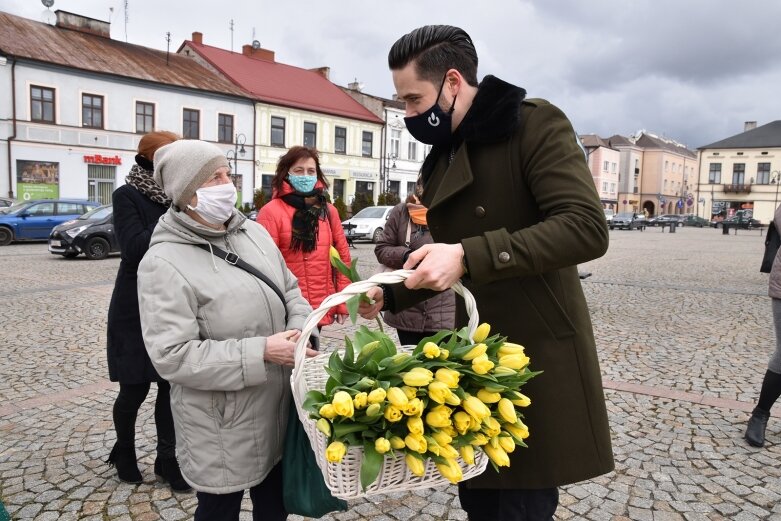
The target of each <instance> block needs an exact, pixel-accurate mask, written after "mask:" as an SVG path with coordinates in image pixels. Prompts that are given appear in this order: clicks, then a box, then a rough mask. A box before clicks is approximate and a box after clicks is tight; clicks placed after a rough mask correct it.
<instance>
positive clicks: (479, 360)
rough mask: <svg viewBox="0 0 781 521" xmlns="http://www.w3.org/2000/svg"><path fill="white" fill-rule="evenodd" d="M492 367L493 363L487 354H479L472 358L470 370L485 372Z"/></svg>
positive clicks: (478, 372)
mask: <svg viewBox="0 0 781 521" xmlns="http://www.w3.org/2000/svg"><path fill="white" fill-rule="evenodd" d="M493 368H494V363H493V362H492V361H490V360H489V359H488V355H485V354H483V355H480V356H477V357H475V359H474V360H472V370H473V371H474V372H476V373H477V374H486V373H488V371H490V370H491V369H493Z"/></svg>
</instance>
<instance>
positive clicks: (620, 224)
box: [609, 212, 647, 230]
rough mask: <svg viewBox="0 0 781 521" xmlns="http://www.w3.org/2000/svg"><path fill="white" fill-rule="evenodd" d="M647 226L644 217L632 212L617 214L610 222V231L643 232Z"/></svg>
mask: <svg viewBox="0 0 781 521" xmlns="http://www.w3.org/2000/svg"><path fill="white" fill-rule="evenodd" d="M646 225H647V221H646V219H645V215H643V214H641V213H634V212H623V213H617V214H616V215H614V216H613V220H612V221H610V225H609V226H610V229H611V230H613V229H615V228H618V229H619V230H622V229H623V230H644V229H645V227H646Z"/></svg>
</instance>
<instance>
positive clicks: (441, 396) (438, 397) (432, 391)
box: [428, 380, 453, 404]
mask: <svg viewBox="0 0 781 521" xmlns="http://www.w3.org/2000/svg"><path fill="white" fill-rule="evenodd" d="M451 394H453V392H452V391H451V390H450V387H448V386H447V384H446V383H444V382H440V381H439V380H434V381H433V382H431V383H430V384H428V397H429V398H431V399H432V400H433V401H435V402H437V403H439V404H443V403H445V402H446V401H447V399H448V398H449V397H450V395H451Z"/></svg>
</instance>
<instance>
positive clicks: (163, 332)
mask: <svg viewBox="0 0 781 521" xmlns="http://www.w3.org/2000/svg"><path fill="white" fill-rule="evenodd" d="M154 164H155V172H154V178H155V181H156V182H157V183H158V184H159V185H160V186H161V187H162V188H163V190H164V191H165V193H166V195H168V197H170V198H171V200H172V201H173V204H172V206H171V208H170V209H169V211H168V212H167V213H165V214H164V215H163V216H162V217H161V218H160V221H159V223H158V225H157V227H156V228H155V231H154V233H153V234H152V239H151V243H150V248H149V251H148V252H147V253H146V255H145V256H144V258H143V260H142V261H141V264H140V265H139V269H138V300H139V308H140V314H141V326H142V331H143V337H144V343H145V344H146V348H147V352H148V353H149V357H150V359H151V360H152V363H153V364H154V366H155V369H156V370H157V371H158V373H160V375H161V376H162V377H163V378H165V379H166V380H168V381H169V382H170V383H171V408H172V411H173V416H174V423H175V426H176V452H177V457H178V459H179V464H180V467H181V471H182V475H183V476H184V478H185V480H186V481H187V482H188V483H189V484H190V485H191V486H192V487H193V488H194V489H195V490H196V491H197V497H198V506H197V508H196V511H195V519H196V520H199V521H201V520H207V519H208V520H215V519H220V520H223V519H224V520H238V519H239V512H240V509H241V499H242V496H243V494H244V490H245V489H249V490H250V497H251V499H252V503H253V519H261V513H262V519H264V520H265V519H273V520H283V519H286V518H287V513H286V512H285V509H284V506H283V501H282V487H281V468H280V467H281V466H280V460H281V458H282V448H283V447H282V446H283V440H284V435H285V426H286V422H287V411H288V407H289V403H290V383H289V381H290V370H291V366H292V365H293V359H294V350H295V342H296V340H297V339H298V336H299V335H300V328H301V327H302V326H303V324H304V320H305V319H306V317H307V316H308V314H309V313H310V312H311V308H310V306H309V304H308V303H307V301H306V300H305V299H304V298H303V297H302V296H301V292H300V291H299V289H298V284H297V281H296V278H295V277H294V276H293V275H292V274H291V273H290V271H289V270H288V269H287V267H286V266H285V261H284V259H283V258H282V255H281V254H280V252H279V250H278V249H277V247H276V245H275V244H274V242H273V240H272V239H271V237H270V236H269V235H268V233H267V232H266V231H265V230H264V229H263V227H262V226H260V225H258V224H257V223H255V222H252V221H248V220H247V219H245V218H244V216H243V215H241V214H240V213H239V212H238V211H237V210H236V209H235V207H234V205H235V203H236V189H235V187H234V186H233V184H232V183H231V180H230V175H229V172H230V171H229V168H228V163H227V161H226V159H225V156H224V155H223V153H222V151H221V150H220V149H219V148H217V147H216V146H214V145H212V144H209V143H205V142H202V141H192V140H186V141H177V142H174V143H171V144H170V145H166V146H164V147H162V148H160V149H159V150H158V151H157V152H156V154H155V158H154ZM218 249H220V250H223V253H222V254H221V255H224V256H225V257H226V258H222V257H218V256H217V255H215V254H217V253H219V251H218ZM225 254H227V255H225ZM237 258H240V259H243V260H244V261H245V262H247V263H248V264H249V265H251V266H253V267H254V268H255V269H257V270H259V271H260V272H261V273H263V274H264V275H265V276H266V277H268V279H270V282H271V283H272V285H274V286H277V289H278V290H279V291H280V293H281V296H282V297H283V298H284V302H283V301H282V299H281V298H280V296H278V294H277V292H276V291H275V290H274V289H273V288H272V287H270V285H269V284H267V283H266V282H264V281H262V280H261V279H259V278H257V277H256V276H255V275H253V274H251V273H250V272H248V271H245V270H244V269H241V268H240V267H238V266H237V265H236V259H237ZM307 354H308V355H309V356H313V355H314V354H316V352H315V351H312V350H308V352H307Z"/></svg>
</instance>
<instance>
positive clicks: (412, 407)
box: [404, 398, 424, 416]
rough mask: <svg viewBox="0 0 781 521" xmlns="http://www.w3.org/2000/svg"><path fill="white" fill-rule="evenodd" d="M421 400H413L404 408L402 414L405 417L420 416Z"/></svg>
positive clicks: (421, 412) (421, 410)
mask: <svg viewBox="0 0 781 521" xmlns="http://www.w3.org/2000/svg"><path fill="white" fill-rule="evenodd" d="M423 407H424V406H423V400H421V399H420V398H413V399H412V400H410V401H409V403H407V405H406V406H405V407H404V414H406V415H407V416H420V415H421V414H423Z"/></svg>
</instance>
